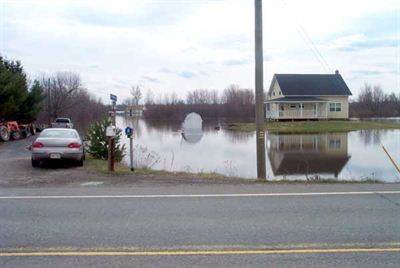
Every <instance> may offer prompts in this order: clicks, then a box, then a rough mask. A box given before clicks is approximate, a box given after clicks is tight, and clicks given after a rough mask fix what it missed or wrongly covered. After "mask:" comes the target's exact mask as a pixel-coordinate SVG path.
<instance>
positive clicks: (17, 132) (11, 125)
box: [0, 121, 36, 141]
mask: <svg viewBox="0 0 400 268" xmlns="http://www.w3.org/2000/svg"><path fill="white" fill-rule="evenodd" d="M28 134H31V135H35V134H36V127H35V126H34V125H33V124H18V123H17V121H2V122H0V141H9V140H10V139H13V140H19V139H21V138H26V137H27V136H28Z"/></svg>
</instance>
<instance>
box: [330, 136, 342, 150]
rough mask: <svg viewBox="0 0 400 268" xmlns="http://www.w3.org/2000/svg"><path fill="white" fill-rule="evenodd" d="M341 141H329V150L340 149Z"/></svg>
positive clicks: (336, 139)
mask: <svg viewBox="0 0 400 268" xmlns="http://www.w3.org/2000/svg"><path fill="white" fill-rule="evenodd" d="M340 144H341V142H340V139H338V138H332V139H330V140H329V149H340Z"/></svg>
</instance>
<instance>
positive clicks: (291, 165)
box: [269, 152, 350, 176]
mask: <svg viewBox="0 0 400 268" xmlns="http://www.w3.org/2000/svg"><path fill="white" fill-rule="evenodd" d="M269 159H270V163H271V167H272V171H273V173H274V175H275V176H277V175H305V174H334V175H335V176H337V174H339V173H340V172H341V171H342V169H343V168H344V166H345V165H346V164H347V162H348V161H349V159H350V156H349V155H347V154H343V155H335V154H330V153H326V152H325V153H324V152H301V153H300V152H285V153H281V162H280V163H279V164H277V165H276V163H274V162H273V161H271V156H270V157H269Z"/></svg>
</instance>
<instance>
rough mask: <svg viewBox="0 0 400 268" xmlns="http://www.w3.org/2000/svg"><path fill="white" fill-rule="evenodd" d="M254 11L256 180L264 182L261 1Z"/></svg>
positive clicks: (256, 1)
mask: <svg viewBox="0 0 400 268" xmlns="http://www.w3.org/2000/svg"><path fill="white" fill-rule="evenodd" d="M254 9H255V63H256V66H255V69H256V70H255V71H256V76H255V80H256V89H255V90H256V94H255V95H256V122H255V123H256V143H257V178H258V179H259V180H266V172H265V132H264V85H263V75H264V72H263V38H262V0H254Z"/></svg>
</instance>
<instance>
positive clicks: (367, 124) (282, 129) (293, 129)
mask: <svg viewBox="0 0 400 268" xmlns="http://www.w3.org/2000/svg"><path fill="white" fill-rule="evenodd" d="M225 129H228V130H235V131H254V130H255V129H256V127H255V124H254V123H233V124H229V125H227V126H226V127H225ZM362 129H400V123H393V122H382V121H380V122H377V121H360V120H349V121H344V120H343V121H342V120H336V121H334V120H332V121H294V122H291V121H290V122H289V121H284V122H265V130H267V131H270V132H275V133H321V132H347V131H353V130H362Z"/></svg>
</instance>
